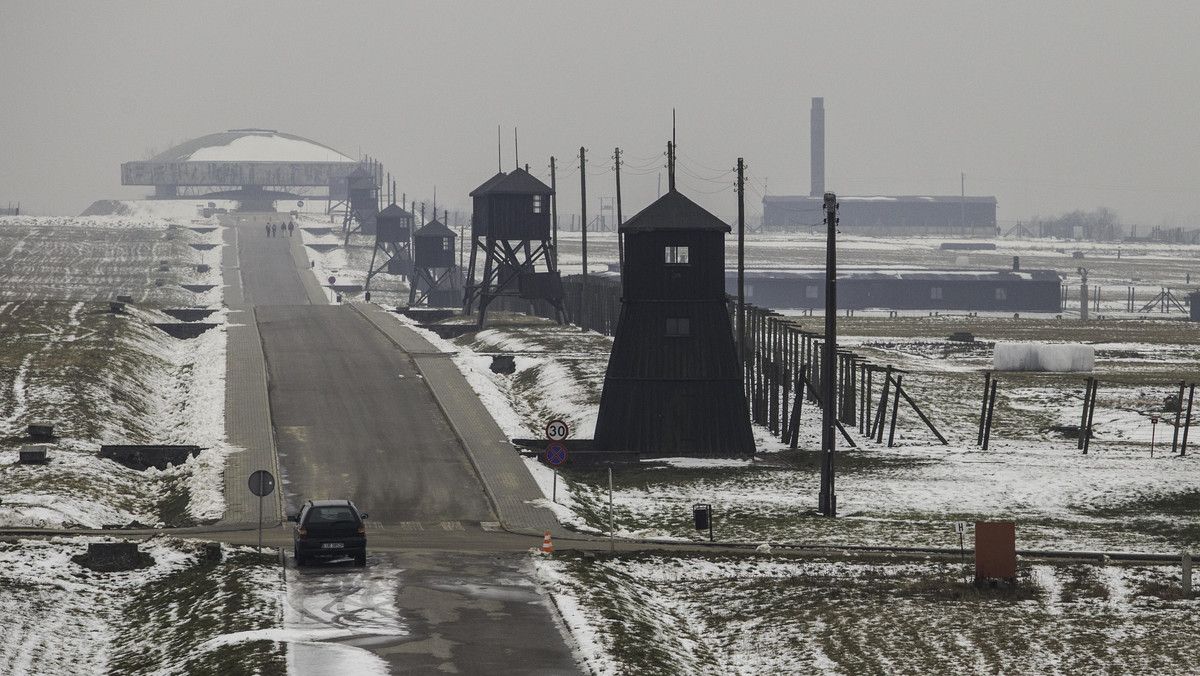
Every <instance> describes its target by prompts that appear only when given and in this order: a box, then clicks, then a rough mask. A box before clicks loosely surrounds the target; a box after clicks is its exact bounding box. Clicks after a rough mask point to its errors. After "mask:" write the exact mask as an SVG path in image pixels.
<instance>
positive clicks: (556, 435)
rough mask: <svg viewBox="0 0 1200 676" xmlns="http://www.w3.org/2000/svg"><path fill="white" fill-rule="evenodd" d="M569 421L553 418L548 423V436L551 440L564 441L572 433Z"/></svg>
mask: <svg viewBox="0 0 1200 676" xmlns="http://www.w3.org/2000/svg"><path fill="white" fill-rule="evenodd" d="M570 431H571V430H570V429H569V428H568V427H567V423H565V422H563V421H561V420H551V421H550V422H548V423H546V438H547V439H549V440H550V441H563V440H564V439H566V438H567V435H568V434H570Z"/></svg>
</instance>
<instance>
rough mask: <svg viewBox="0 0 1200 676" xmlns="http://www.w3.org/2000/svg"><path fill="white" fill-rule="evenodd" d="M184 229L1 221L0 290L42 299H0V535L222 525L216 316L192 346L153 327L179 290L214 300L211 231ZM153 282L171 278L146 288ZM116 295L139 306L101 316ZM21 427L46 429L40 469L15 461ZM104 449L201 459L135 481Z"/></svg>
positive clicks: (168, 222)
mask: <svg viewBox="0 0 1200 676" xmlns="http://www.w3.org/2000/svg"><path fill="white" fill-rule="evenodd" d="M193 209H194V207H193ZM201 224H202V225H206V226H210V227H211V226H213V224H211V223H208V222H201ZM182 225H183V223H181V222H177V221H176V220H173V219H154V218H150V217H142V218H137V217H129V216H120V217H117V216H111V217H88V218H78V219H56V218H48V219H42V218H29V217H19V218H4V219H0V240H9V239H15V240H17V241H18V246H16V247H14V250H10V252H9V254H8V255H7V257H6V258H5V259H4V260H3V262H0V271H2V272H3V273H4V275H5V288H7V289H16V290H29V289H42V290H43V292H39V293H42V294H46V295H41V296H33V297H31V298H27V299H24V300H20V301H16V302H0V333H2V334H3V335H5V336H6V339H5V340H4V341H3V342H2V343H0V374H2V375H3V378H0V387H3V388H4V390H5V396H4V397H3V398H0V526H5V527H33V528H101V527H106V526H110V527H111V526H115V527H123V526H129V525H148V526H161V525H183V524H191V523H203V522H209V521H214V520H216V519H219V518H220V516H221V515H222V513H223V511H224V490H223V483H222V473H223V471H224V462H225V456H226V454H228V453H229V452H230V451H231V450H232V449H230V448H229V447H228V446H227V444H226V443H225V424H224V413H225V332H224V319H225V311H224V310H217V311H216V312H215V313H214V314H213V315H212V316H211V317H210V318H209V319H208V320H207V321H208V322H210V323H216V324H218V326H217V328H215V329H211V330H209V331H206V332H204V333H202V334H201V335H200V336H199V337H197V338H195V339H192V340H178V339H175V338H172V337H170V336H168V335H167V334H166V333H164V332H162V331H160V330H158V329H156V328H154V327H152V326H151V324H153V323H160V322H166V323H170V322H173V321H175V320H173V319H172V318H170V317H168V316H167V315H165V314H163V313H162V312H161V311H160V309H159V308H161V307H172V306H175V305H176V304H175V303H172V302H169V301H170V300H171V299H172V298H174V297H175V296H180V295H181V292H182V296H181V297H186V298H193V294H192V293H191V292H188V291H184V290H182V289H180V288H179V286H178V284H183V283H200V282H205V283H213V284H217V286H218V290H217V292H218V293H219V282H220V276H219V270H220V258H219V255H220V254H219V249H216V248H212V247H210V246H208V245H209V244H219V243H220V241H221V238H220V233H219V231H217V232H205V233H203V234H202V233H198V232H194V231H192V230H189V229H187V228H185V227H182ZM202 229H203V230H208V228H202ZM190 244H198V245H201V247H200V248H199V249H197V248H195V247H192V246H189V245H190ZM201 266H207V270H204V271H202V270H203V268H202V267H201ZM63 270H68V271H69V274H67V275H64V274H63V273H62V271H63ZM156 275H162V276H163V277H168V276H174V280H173V282H172V283H171V284H162V285H161V286H160V285H156V284H155V283H153V281H152V279H151V278H152V277H154V276H156ZM131 284H137V285H138V286H130V285H131ZM145 288H149V289H153V291H145ZM168 288H171V289H174V290H173V291H166V290H165V289H168ZM126 294H128V295H132V296H135V298H141V299H142V300H137V301H135V304H132V305H130V304H126V305H125V307H124V308H122V310H121V311H120V312H113V311H112V309H111V308H110V307H109V304H108V302H109V301H112V300H115V299H116V297H117V296H120V295H126ZM21 297H22V298H25V296H21ZM152 297H154V298H157V297H161V298H162V299H164V300H167V301H168V304H166V305H157V304H155V303H154V302H153V301H152V300H151V298H152ZM47 298H50V299H55V300H48V299H47ZM71 298H79V299H80V300H65V299H71ZM58 299H63V300H58ZM91 299H97V300H98V301H99V302H89V301H90V300H91ZM99 299H103V300H99ZM31 424H51V425H53V426H54V434H55V437H56V438H55V439H53V440H52V442H51V445H50V446H49V448H48V457H49V462H48V463H46V464H44V465H22V464H18V463H17V457H18V453H19V451H20V448H21V447H22V446H23V445H25V444H28V443H30V442H31V441H34V440H33V439H31V438H29V437H28V436H27V428H28V426H29V425H31ZM102 444H170V445H177V444H182V445H196V446H200V447H202V448H204V449H205V450H204V451H202V452H201V453H200V455H199V456H198V457H196V458H193V459H191V460H189V461H187V462H186V463H184V464H182V465H180V466H177V467H169V468H168V469H166V470H163V471H159V470H155V469H153V468H151V469H148V470H145V471H141V472H138V471H135V470H132V469H129V468H126V467H124V466H122V465H119V464H117V463H115V462H113V461H111V460H106V459H102V458H100V457H99V456H98V454H97V453H98V451H99V447H100V445H102Z"/></svg>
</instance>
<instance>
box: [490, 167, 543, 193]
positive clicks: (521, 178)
mask: <svg viewBox="0 0 1200 676" xmlns="http://www.w3.org/2000/svg"><path fill="white" fill-rule="evenodd" d="M496 193H509V194H514V195H550V194H553V193H554V191H553V190H551V189H550V186H548V185H546V184H545V183H542V182H541V181H539V180H538V179H537V178H535V177H534V176H533V174H530V173H529V172H528V171H525V170H524V169H519V168H518V169H513V170H512V171H510V172H508V173H507V174H506V173H504V172H500V173H498V174H496V175H495V176H493V177H491V178H489V179H488V180H487V181H485V182H484V183H483V185H481V186H479V187H478V188H476V189H474V190H472V191H471V197H477V196H480V195H491V194H496Z"/></svg>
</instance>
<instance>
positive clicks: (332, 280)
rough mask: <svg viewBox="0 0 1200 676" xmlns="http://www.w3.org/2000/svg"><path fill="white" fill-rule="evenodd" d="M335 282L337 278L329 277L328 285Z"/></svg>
mask: <svg viewBox="0 0 1200 676" xmlns="http://www.w3.org/2000/svg"><path fill="white" fill-rule="evenodd" d="M336 281H337V277H334V276H333V275H329V283H330V284H333V283H334V282H336Z"/></svg>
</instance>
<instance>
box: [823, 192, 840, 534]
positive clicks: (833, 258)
mask: <svg viewBox="0 0 1200 676" xmlns="http://www.w3.org/2000/svg"><path fill="white" fill-rule="evenodd" d="M837 210H838V203H837V195H835V194H833V193H831V192H827V193H825V223H826V225H827V226H828V234H827V235H826V240H825V344H824V345H823V346H822V347H823V348H824V351H823V352H822V354H821V400H822V407H821V408H822V410H821V413H822V415H821V494H820V496H818V502H819V503H820V505H819V507H820V511H821V514H822V515H823V516H837V492H836V491H835V490H834V480H833V476H834V471H833V467H834V466H833V442H834V431H835V430H834V424H835V422H836V418H835V417H834V411H835V409H836V408H837V404H836V403H835V402H834V396H835V388H836V387H837V385H836V384H835V383H834V377H835V376H834V361H833V360H834V359H835V358H836V356H837V253H836V251H835V250H834V241H835V239H834V235H835V233H836V232H837V222H838V219H837Z"/></svg>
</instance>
